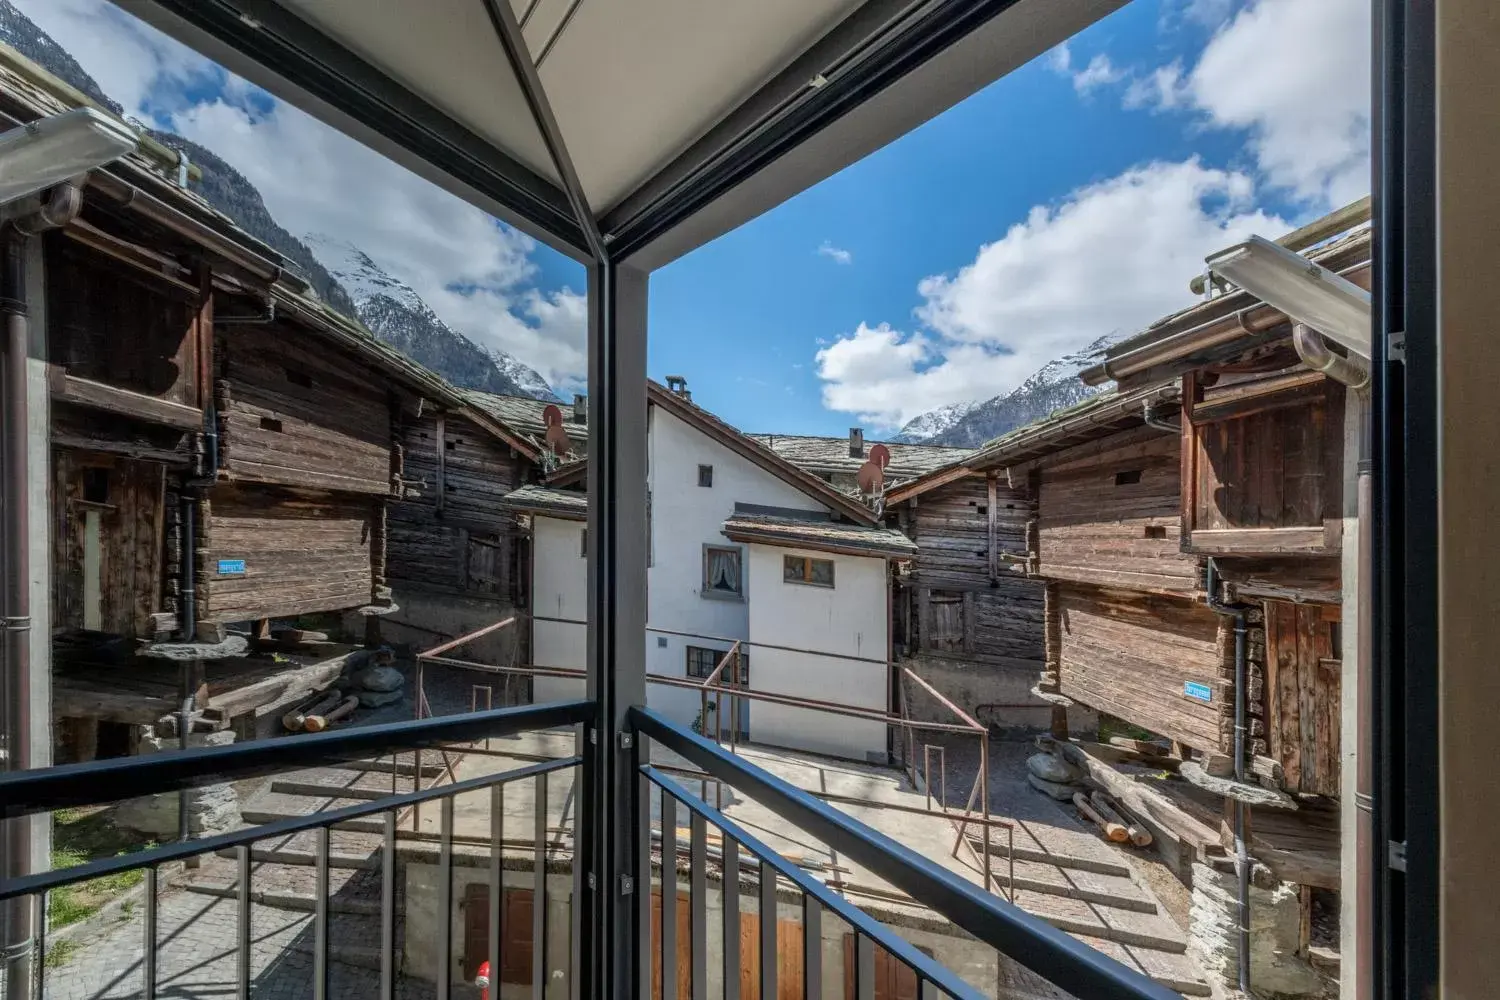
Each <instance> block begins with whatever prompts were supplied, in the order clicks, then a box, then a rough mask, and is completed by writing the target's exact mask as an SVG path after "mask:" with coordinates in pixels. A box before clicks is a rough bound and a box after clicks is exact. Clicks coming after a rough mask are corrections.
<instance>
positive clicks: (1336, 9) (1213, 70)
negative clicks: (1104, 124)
mask: <svg viewBox="0 0 1500 1000" xmlns="http://www.w3.org/2000/svg"><path fill="white" fill-rule="evenodd" d="M1188 10H1189V12H1190V13H1191V12H1197V14H1198V16H1201V17H1205V18H1206V17H1210V16H1214V15H1217V16H1218V17H1221V18H1222V17H1224V16H1226V15H1227V12H1228V5H1227V4H1226V3H1223V2H1214V0H1197V2H1196V3H1195V4H1193V5H1192V6H1190V7H1189V8H1188ZM1125 101H1126V104H1127V106H1134V107H1154V108H1175V107H1180V106H1184V105H1185V106H1189V107H1192V108H1194V109H1196V110H1198V111H1200V112H1202V113H1203V114H1205V115H1206V116H1207V118H1208V121H1209V123H1210V124H1211V125H1213V126H1216V127H1219V128H1233V129H1245V130H1247V131H1248V132H1249V133H1250V142H1249V148H1250V151H1251V152H1252V153H1253V154H1254V156H1255V159H1256V163H1257V166H1258V167H1259V169H1260V171H1261V173H1262V174H1264V176H1265V179H1266V180H1268V181H1269V182H1270V183H1271V184H1272V185H1273V186H1276V187H1278V188H1282V189H1285V190H1288V191H1290V192H1291V193H1292V195H1293V196H1294V197H1296V198H1298V199H1300V200H1303V201H1306V202H1309V203H1312V204H1314V205H1316V206H1318V207H1320V208H1323V207H1336V206H1339V205H1343V204H1346V203H1348V202H1350V201H1353V200H1354V199H1356V198H1358V197H1360V196H1361V195H1364V194H1367V193H1369V190H1370V103H1371V95H1370V4H1369V0H1258V2H1256V3H1254V4H1251V5H1248V6H1246V7H1244V8H1243V9H1241V10H1240V11H1239V13H1238V14H1236V15H1235V17H1234V19H1233V20H1231V21H1229V23H1228V24H1225V25H1224V26H1223V27H1222V28H1220V30H1219V31H1218V32H1217V33H1216V34H1215V35H1214V36H1213V38H1211V39H1210V40H1209V43H1208V45H1207V46H1206V47H1205V48H1204V50H1203V54H1202V56H1201V57H1200V58H1199V59H1198V62H1197V64H1196V65H1195V66H1194V67H1193V68H1192V70H1191V71H1190V72H1189V73H1187V74H1186V75H1183V74H1182V73H1181V71H1180V70H1179V69H1178V68H1177V67H1175V66H1167V67H1163V68H1162V69H1159V70H1157V71H1156V72H1155V73H1154V74H1153V75H1152V76H1151V77H1149V78H1146V79H1144V80H1141V79H1136V80H1133V81H1132V82H1131V85H1130V86H1129V87H1128V88H1127V89H1126V93H1125Z"/></svg>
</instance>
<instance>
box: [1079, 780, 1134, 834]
mask: <svg viewBox="0 0 1500 1000" xmlns="http://www.w3.org/2000/svg"><path fill="white" fill-rule="evenodd" d="M1089 799H1090V801H1091V802H1093V804H1094V811H1095V812H1097V813H1098V814H1099V815H1100V816H1101V817H1103V819H1104V835H1105V836H1107V837H1108V838H1109V839H1110V840H1113V841H1114V842H1115V843H1117V844H1123V843H1125V842H1126V841H1127V840H1129V839H1130V829H1129V827H1130V824H1129V823H1126V822H1125V821H1124V820H1123V819H1121V818H1120V814H1119V813H1117V812H1115V811H1114V809H1113V808H1112V807H1111V806H1110V804H1109V798H1108V797H1107V796H1106V795H1105V794H1104V793H1103V792H1098V791H1096V792H1094V794H1093V795H1091V796H1089Z"/></svg>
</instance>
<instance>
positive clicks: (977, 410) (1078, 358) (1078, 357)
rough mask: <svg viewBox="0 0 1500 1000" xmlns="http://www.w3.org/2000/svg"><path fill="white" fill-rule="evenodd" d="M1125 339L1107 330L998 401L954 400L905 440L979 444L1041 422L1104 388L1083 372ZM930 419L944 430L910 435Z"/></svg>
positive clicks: (912, 425) (919, 421)
mask: <svg viewBox="0 0 1500 1000" xmlns="http://www.w3.org/2000/svg"><path fill="white" fill-rule="evenodd" d="M1123 337H1124V334H1121V333H1110V334H1106V335H1105V336H1103V337H1100V338H1099V339H1098V340H1096V341H1094V342H1093V343H1092V344H1089V345H1088V346H1087V347H1085V348H1084V349H1083V350H1081V351H1075V352H1073V353H1072V354H1065V355H1063V356H1062V357H1060V358H1057V359H1056V360H1054V361H1049V362H1047V363H1046V364H1045V365H1043V366H1042V367H1041V368H1040V369H1038V370H1037V371H1036V373H1035V374H1033V375H1032V376H1031V377H1030V378H1028V379H1027V380H1026V381H1024V382H1022V383H1021V384H1020V385H1018V386H1016V388H1014V389H1012V390H1011V391H1010V392H1008V393H1004V394H1002V395H999V396H996V397H994V398H993V399H989V400H986V401H985V402H982V403H957V404H951V405H949V406H945V407H942V408H941V409H937V410H933V411H932V412H931V413H924V414H922V415H921V416H919V417H916V418H914V419H913V420H912V421H910V422H909V423H908V424H907V425H906V426H905V427H903V428H902V429H901V434H902V437H901V440H910V441H912V442H913V443H922V444H946V445H955V446H958V447H962V448H978V447H979V446H981V445H983V444H984V443H985V442H986V441H989V440H991V439H993V438H997V437H999V436H1000V435H1001V434H1004V433H1006V432H1007V431H1011V430H1014V429H1015V428H1017V427H1020V426H1023V425H1024V424H1029V423H1031V422H1032V421H1033V420H1039V419H1041V418H1042V417H1045V416H1046V415H1047V414H1049V413H1051V412H1053V411H1054V410H1060V409H1062V408H1063V407H1065V406H1072V405H1073V404H1074V403H1079V402H1082V401H1083V400H1085V399H1087V398H1088V397H1090V396H1092V395H1093V394H1094V393H1096V392H1098V391H1099V390H1098V389H1097V388H1094V387H1092V386H1087V385H1084V384H1083V383H1082V382H1080V381H1079V380H1078V375H1079V373H1081V372H1082V371H1083V370H1084V369H1085V368H1088V367H1089V366H1091V365H1094V364H1097V363H1098V362H1099V361H1100V360H1102V359H1103V356H1104V351H1105V350H1106V349H1107V348H1108V347H1110V345H1112V344H1114V343H1116V342H1117V341H1119V340H1121V339H1122V338H1123ZM954 406H957V407H959V408H961V410H962V412H960V413H959V414H958V415H957V418H956V419H952V418H950V417H949V416H948V412H949V411H950V410H952V409H953V408H954ZM929 420H930V421H931V422H932V423H933V424H934V425H941V429H940V430H938V431H936V432H934V433H932V434H931V435H929V436H927V437H915V436H912V437H908V436H907V435H908V432H909V431H911V430H914V429H918V428H920V427H922V426H925V423H924V422H926V421H929Z"/></svg>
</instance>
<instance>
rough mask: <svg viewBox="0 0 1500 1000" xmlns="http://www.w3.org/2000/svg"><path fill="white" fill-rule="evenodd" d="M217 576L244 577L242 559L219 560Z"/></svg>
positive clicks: (243, 562)
mask: <svg viewBox="0 0 1500 1000" xmlns="http://www.w3.org/2000/svg"><path fill="white" fill-rule="evenodd" d="M219 575H220V576H244V575H245V560H243V559H220V560H219Z"/></svg>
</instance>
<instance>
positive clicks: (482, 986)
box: [474, 961, 490, 1000]
mask: <svg viewBox="0 0 1500 1000" xmlns="http://www.w3.org/2000/svg"><path fill="white" fill-rule="evenodd" d="M474 985H475V986H478V987H479V1000H490V963H489V962H488V961H485V962H481V963H480V965H479V971H478V972H476V973H474Z"/></svg>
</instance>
